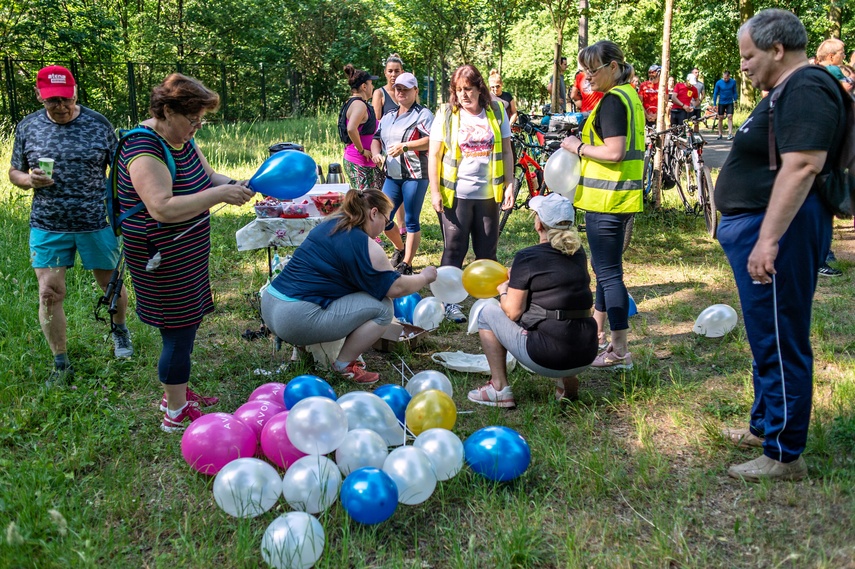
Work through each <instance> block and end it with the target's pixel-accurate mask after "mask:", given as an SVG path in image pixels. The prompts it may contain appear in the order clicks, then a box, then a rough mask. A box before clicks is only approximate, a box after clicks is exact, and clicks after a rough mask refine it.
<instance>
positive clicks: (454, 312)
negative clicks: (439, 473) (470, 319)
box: [445, 304, 466, 324]
mask: <svg viewBox="0 0 855 569" xmlns="http://www.w3.org/2000/svg"><path fill="white" fill-rule="evenodd" d="M445 317H446V318H448V319H449V320H451V321H452V322H454V323H455V324H465V323H466V315H465V314H463V311H462V310H460V305H459V304H446V305H445Z"/></svg>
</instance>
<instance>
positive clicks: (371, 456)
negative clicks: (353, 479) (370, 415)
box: [335, 429, 389, 476]
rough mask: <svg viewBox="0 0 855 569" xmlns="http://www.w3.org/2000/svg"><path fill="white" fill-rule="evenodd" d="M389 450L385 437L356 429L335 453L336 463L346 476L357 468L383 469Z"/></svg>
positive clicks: (345, 438)
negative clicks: (371, 467)
mask: <svg viewBox="0 0 855 569" xmlns="http://www.w3.org/2000/svg"><path fill="white" fill-rule="evenodd" d="M387 456H389V449H388V447H387V445H386V441H384V440H383V437H381V436H380V435H378V434H377V433H376V432H374V431H370V430H368V429H354V430H352V431H349V432H348V433H347V436H346V437H344V442H343V443H341V444H340V445H339V447H338V448H337V449H336V451H335V462H336V464H338V468H339V470H341V473H342V474H343V475H344V476H347V475H348V474H350V473H351V472H353V471H354V470H356V469H357V468H362V467H364V466H373V467H374V468H383V463H384V462H385V461H386V457H387Z"/></svg>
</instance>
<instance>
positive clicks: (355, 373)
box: [339, 360, 380, 385]
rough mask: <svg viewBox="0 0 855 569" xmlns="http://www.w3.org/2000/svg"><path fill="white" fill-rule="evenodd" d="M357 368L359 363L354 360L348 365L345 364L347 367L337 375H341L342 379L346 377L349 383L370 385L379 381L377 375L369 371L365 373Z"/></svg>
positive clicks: (378, 375)
mask: <svg viewBox="0 0 855 569" xmlns="http://www.w3.org/2000/svg"><path fill="white" fill-rule="evenodd" d="M359 366H360V364H359V361H357V360H354V361H352V362H350V363H349V364H347V367H346V368H344V369H343V370H341V371H340V372H339V373H341V375H343V376H344V377H346V378H347V379H350V380H351V381H353V382H355V383H361V384H365V385H367V384H371V383H377V381H379V379H380V374H379V373H373V372H370V371H365V370H364V369H363V368H361V367H359Z"/></svg>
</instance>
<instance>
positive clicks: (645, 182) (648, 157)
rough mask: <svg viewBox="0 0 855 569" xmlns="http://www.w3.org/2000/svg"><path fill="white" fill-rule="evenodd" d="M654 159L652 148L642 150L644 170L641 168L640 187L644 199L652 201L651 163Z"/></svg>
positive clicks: (652, 164)
mask: <svg viewBox="0 0 855 569" xmlns="http://www.w3.org/2000/svg"><path fill="white" fill-rule="evenodd" d="M654 159H655V156H654V152H653V148H652V147H651V148H648V149H647V150H646V151H645V152H644V170H642V177H641V188H642V190H644V201H646V202H652V201H653V191H652V190H653V167H654V166H655V164H654V163H653V162H654Z"/></svg>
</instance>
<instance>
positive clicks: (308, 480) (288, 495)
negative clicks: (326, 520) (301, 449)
mask: <svg viewBox="0 0 855 569" xmlns="http://www.w3.org/2000/svg"><path fill="white" fill-rule="evenodd" d="M340 486H341V472H339V470H338V466H336V464H335V463H334V462H333V461H331V460H330V459H328V458H327V457H325V456H320V455H317V454H310V455H309V456H304V457H303V458H301V459H299V460H298V461H297V462H295V463H294V464H292V465H291V466H290V467H289V468H288V471H287V472H285V477H284V478H283V479H282V494H283V495H284V496H285V500H287V501H288V504H290V505H291V507H292V508H294V509H295V510H299V511H301V512H308V513H310V514H318V513H320V512H323V511H324V510H326V509H327V508H329V507H330V506H331V505H332V504H333V502H335V500H336V498H337V497H338V489H339V487H340Z"/></svg>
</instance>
